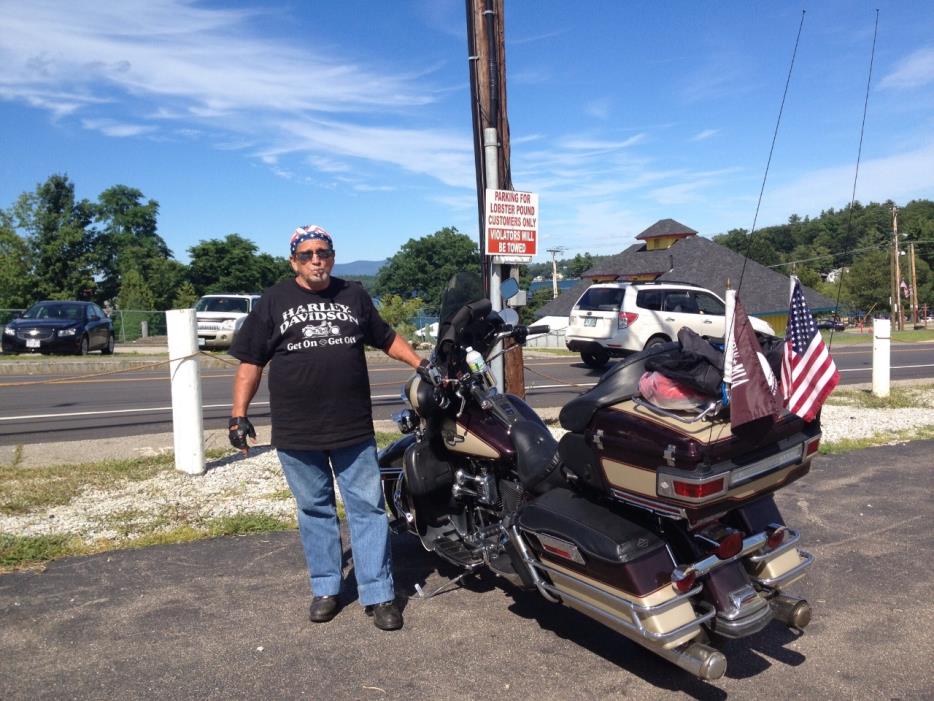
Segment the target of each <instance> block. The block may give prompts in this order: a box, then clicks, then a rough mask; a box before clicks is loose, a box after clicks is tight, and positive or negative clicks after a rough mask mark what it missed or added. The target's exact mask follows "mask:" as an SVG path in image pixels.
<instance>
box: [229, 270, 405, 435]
mask: <svg viewBox="0 0 934 701" xmlns="http://www.w3.org/2000/svg"><path fill="white" fill-rule="evenodd" d="M394 338H395V332H394V331H393V330H392V328H391V327H390V326H389V325H388V324H387V323H386V322H385V321H383V319H382V317H380V315H379V312H378V311H377V310H376V308H375V306H374V305H373V300H372V299H370V296H369V295H368V294H367V292H366V290H364V289H363V287H362V286H361V285H360V284H359V283H356V282H350V281H347V280H342V279H340V278H331V284H330V285H329V286H328V287H327V289H325V290H322V291H320V292H312V291H311V290H307V289H305V288H304V287H301V286H300V285H298V283H296V282H295V280H285V281H283V282H280V283H278V284H276V285H274V286H273V287H270V288H269V289H268V290H266V291H265V292H264V293H263V297H262V299H260V301H259V302H258V303H257V304H256V306H255V307H254V309H253V311H252V312H250V315H249V316H248V317H247V318H246V320H245V321H244V323H243V327H242V328H241V329H240V331H239V332H238V333H237V335H236V337H235V339H234V343H233V345H232V346H231V348H230V354H231V355H232V356H233V357H235V358H237V359H238V360H241V361H243V362H246V363H252V364H253V365H260V366H266V365H267V364H268V365H269V373H268V378H267V381H268V383H269V404H270V413H271V416H272V444H273V445H274V446H276V447H277V448H284V449H287V450H327V449H330V448H339V447H342V446H346V445H353V444H354V443H359V442H361V441H364V440H366V439H367V438H369V437H370V436H372V435H373V415H372V405H371V401H370V385H369V376H368V374H367V365H366V355H365V353H364V346H366V345H369V346H372V347H374V348H379V349H381V350H382V349H386V348H388V347H389V346H390V345H391V344H392V341H393V339H394Z"/></svg>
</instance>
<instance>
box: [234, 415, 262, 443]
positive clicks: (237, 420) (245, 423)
mask: <svg viewBox="0 0 934 701" xmlns="http://www.w3.org/2000/svg"><path fill="white" fill-rule="evenodd" d="M227 427H228V428H229V429H230V433H229V436H228V437H229V438H230V445H232V446H233V447H234V448H238V449H239V450H247V449H248V448H249V447H250V446H249V445H248V444H247V441H246V437H247V436H249V437H250V438H252V439H254V440H255V439H256V429H254V428H253V424H251V423H250V420H249V419H248V418H247V417H245V416H231V417H230V421H229V422H228V423H227Z"/></svg>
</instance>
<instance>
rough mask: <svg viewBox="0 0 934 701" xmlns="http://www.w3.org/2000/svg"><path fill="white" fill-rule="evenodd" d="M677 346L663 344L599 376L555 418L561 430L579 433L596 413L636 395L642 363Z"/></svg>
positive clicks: (630, 357) (631, 356)
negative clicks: (594, 383) (592, 384)
mask: <svg viewBox="0 0 934 701" xmlns="http://www.w3.org/2000/svg"><path fill="white" fill-rule="evenodd" d="M679 347H680V345H679V344H678V343H677V342H671V343H665V344H662V345H659V346H654V347H653V348H650V349H649V350H645V351H642V352H641V353H635V354H633V355H630V356H629V357H627V358H624V359H623V360H621V361H620V362H618V363H617V364H616V365H615V366H613V368H611V369H610V370H608V371H607V372H605V373H604V374H603V377H601V378H600V381H599V382H597V384H596V386H595V387H593V388H592V389H589V390H588V391H586V392H584V393H583V394H582V395H580V396H579V397H575V398H574V399H572V400H571V401H569V402H568V403H567V404H565V405H564V407H562V409H561V413H560V414H559V415H558V420H559V421H560V422H561V426H562V428H564V429H566V430H568V431H574V432H580V431H583V430H584V429H585V428H587V424H589V423H590V420H591V419H592V418H593V415H594V414H595V413H596V412H597V411H598V410H600V409H603V408H604V407H608V406H613V405H614V404H619V403H620V402H622V401H625V400H627V399H629V398H630V397H632V396H633V395H634V394H637V393H638V392H639V378H640V377H642V373H644V372H645V361H646V360H647V359H648V358H650V357H652V356H653V355H657V354H658V353H666V352H668V351H671V350H676V349H677V348H679Z"/></svg>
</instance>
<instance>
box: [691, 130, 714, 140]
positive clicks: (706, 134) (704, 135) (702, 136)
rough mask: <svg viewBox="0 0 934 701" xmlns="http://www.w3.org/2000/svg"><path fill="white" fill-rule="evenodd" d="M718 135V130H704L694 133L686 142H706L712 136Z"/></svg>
mask: <svg viewBox="0 0 934 701" xmlns="http://www.w3.org/2000/svg"><path fill="white" fill-rule="evenodd" d="M718 133H720V130H719V129H704V130H703V131H700V132H698V133H696V134H695V135H694V136H692V137H691V138H690V139H688V141H706V140H707V139H709V138H710V137H711V136H714V135H716V134H718Z"/></svg>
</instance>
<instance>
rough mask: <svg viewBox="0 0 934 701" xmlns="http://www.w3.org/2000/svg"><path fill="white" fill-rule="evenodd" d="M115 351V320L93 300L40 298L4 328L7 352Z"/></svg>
mask: <svg viewBox="0 0 934 701" xmlns="http://www.w3.org/2000/svg"><path fill="white" fill-rule="evenodd" d="M92 350H99V351H100V352H101V353H103V354H105V355H110V354H111V353H113V352H114V327H113V323H112V322H111V321H110V319H109V318H108V317H107V315H106V314H104V312H103V310H102V309H101V308H100V307H98V306H97V305H96V304H94V303H93V302H72V301H60V300H50V301H44V302H36V304H34V305H32V306H31V307H30V308H29V309H27V310H26V313H25V314H23V315H22V316H21V317H18V318H16V319H13V321H11V322H9V323H8V324H7V325H6V327H5V328H4V329H3V352H4V353H77V354H78V355H85V354H87V352H88V351H92Z"/></svg>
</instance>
